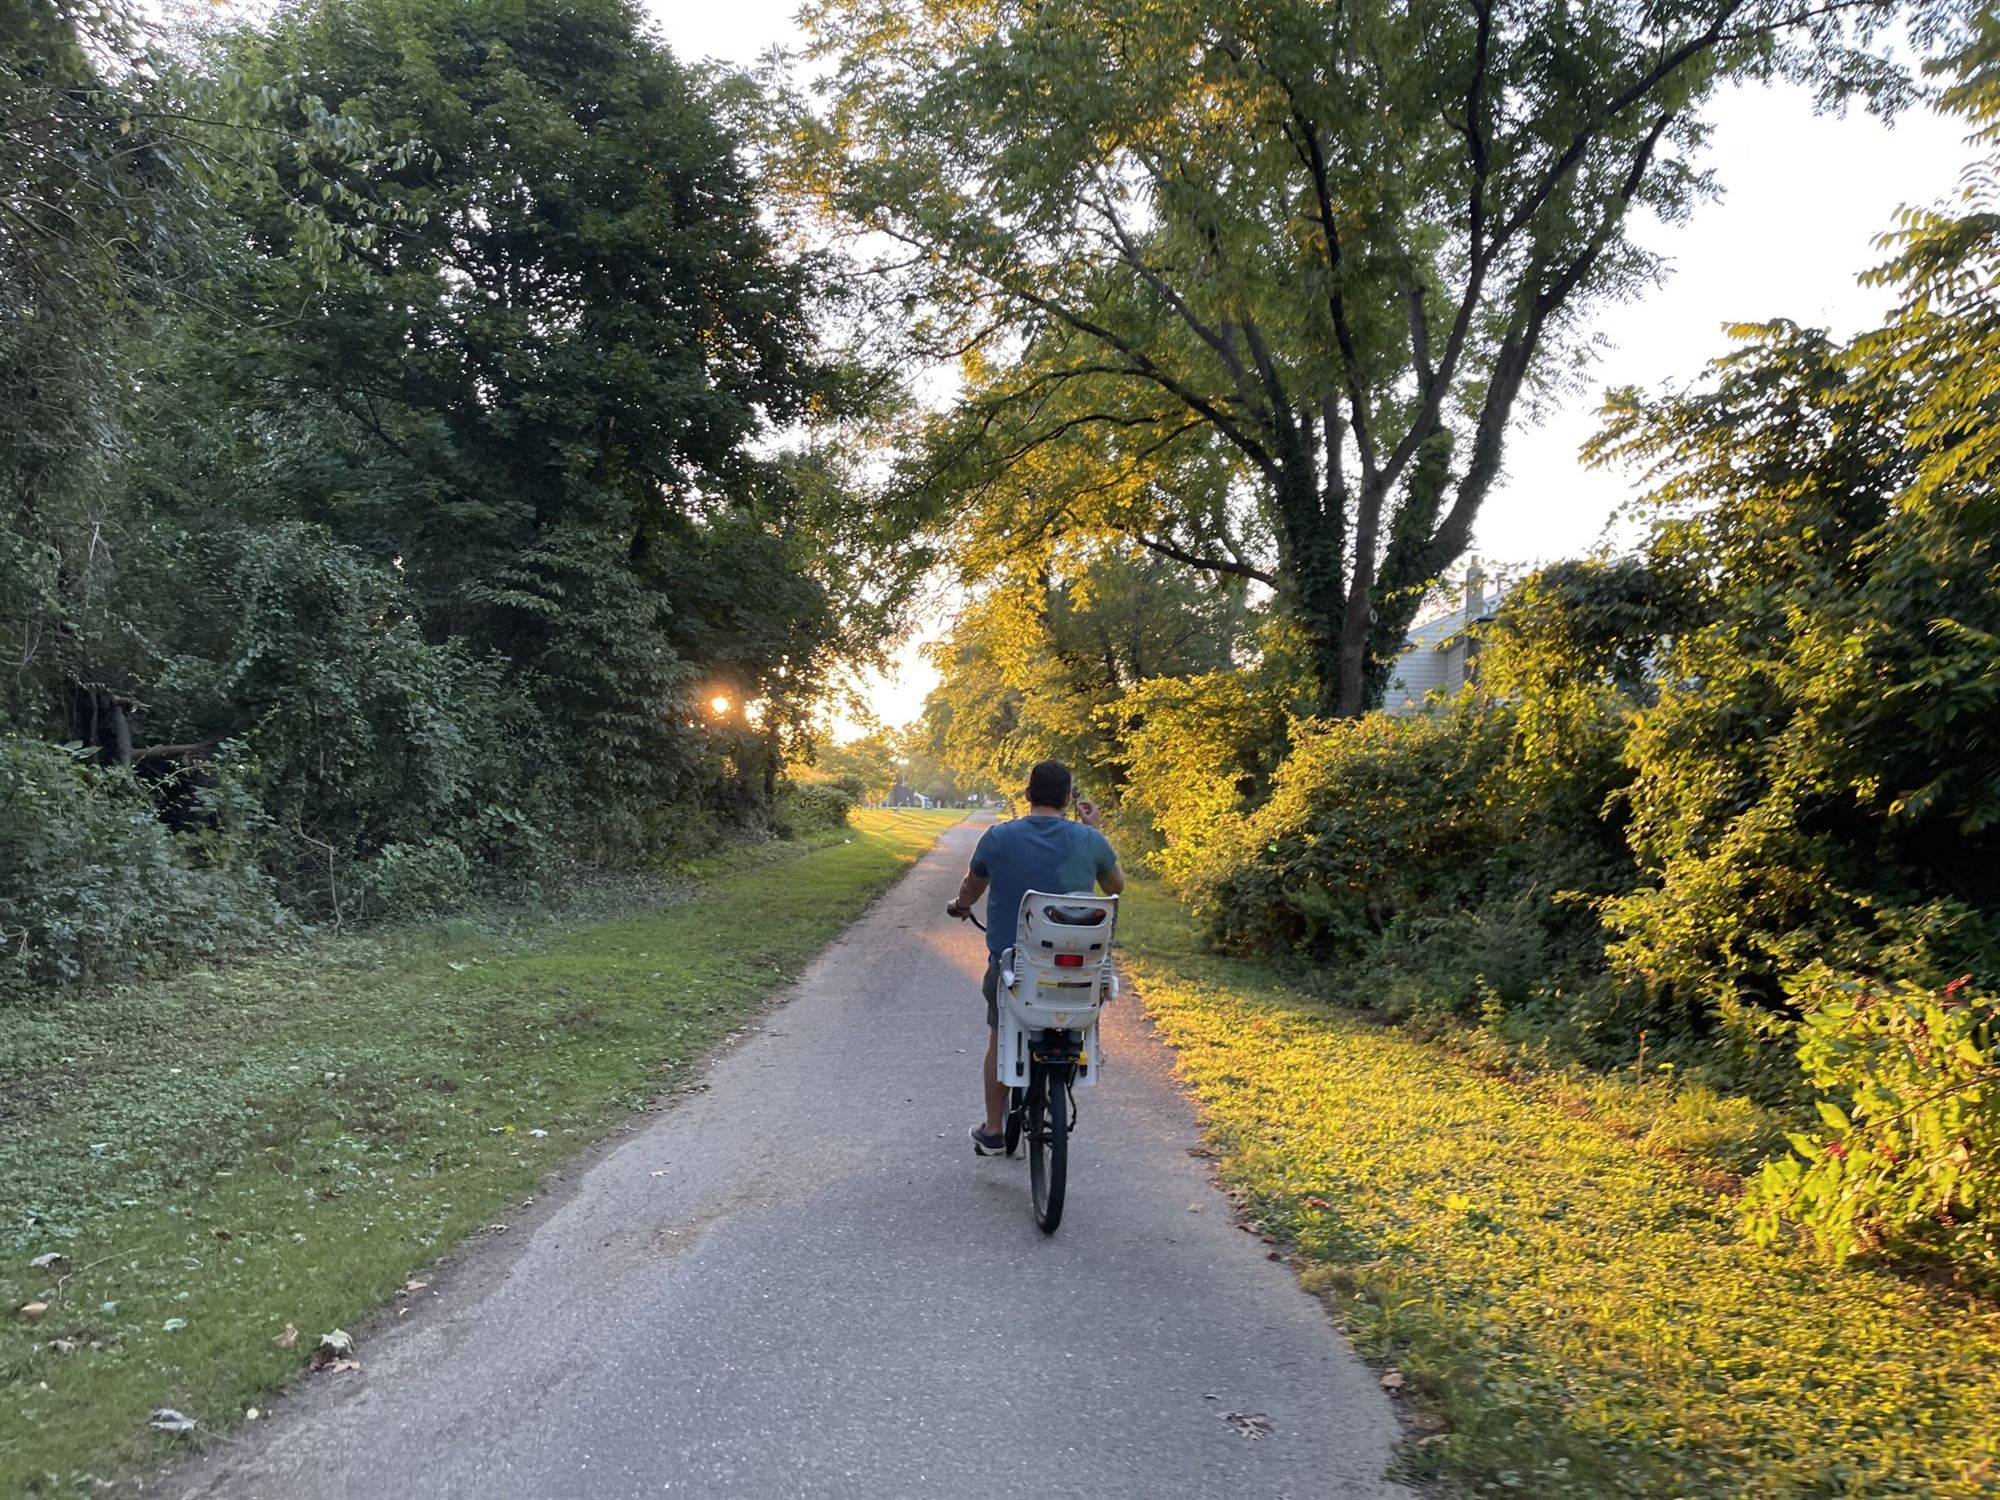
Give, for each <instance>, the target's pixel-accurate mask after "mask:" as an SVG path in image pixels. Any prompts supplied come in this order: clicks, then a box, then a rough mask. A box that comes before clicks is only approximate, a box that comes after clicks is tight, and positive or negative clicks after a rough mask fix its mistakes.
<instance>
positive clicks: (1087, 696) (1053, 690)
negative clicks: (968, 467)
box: [924, 542, 1253, 799]
mask: <svg viewBox="0 0 2000 1500" xmlns="http://www.w3.org/2000/svg"><path fill="white" fill-rule="evenodd" d="M1242 595H1243V590H1242V587H1241V584H1240V581H1239V580H1235V579H1222V580H1217V579H1215V578H1213V577H1210V576H1207V575H1203V574H1199V573H1191V572H1189V571H1187V570H1185V569H1181V568H1177V567H1176V566H1174V565H1173V564H1172V563H1170V562H1168V561H1167V560H1165V559H1163V558H1161V557H1159V556H1158V555H1156V554H1153V553H1149V552H1147V551H1146V550H1145V549H1143V548H1140V547H1137V546H1134V545H1132V544H1131V543H1129V542H1123V543H1119V544H1116V545H1113V546H1101V547H1090V548H1084V547H1079V546H1075V545H1068V546H1063V547H1057V548H1052V549H1049V550H1047V551H1045V552H1044V553H1043V554H1042V555H1041V556H1039V557H1022V556H1018V555H1017V557H1016V558H1015V559H1014V566H1013V567H1012V568H1010V569H1007V570H1005V571H1003V572H1002V573H1001V574H1000V575H999V576H998V577H996V578H991V579H989V580H988V581H987V583H986V586H985V587H984V588H983V590H982V591H981V592H980V593H979V594H978V595H977V596H975V597H974V599H973V600H972V602H971V603H970V604H969V605H968V606H967V608H966V609H965V610H964V612H963V613H962V614H961V615H960V617H959V619H958V620H957V621H956V623H955V625H954V627H953V629H952V631H951V633H950V634H949V635H948V636H947V637H946V638H945V639H944V640H943V641H941V642H940V643H939V644H938V646H937V648H936V651H935V659H936V661H937V663H938V666H939V669H940V673H941V680H940V681H939V683H938V686H937V687H936V688H935V689H934V690H933V692H932V693H931V696H930V698H929V699H928V700H927V702H926V703H925V706H924V719H925V724H926V726H927V727H928V730H929V744H930V749H931V752H932V753H933V754H934V755H936V756H937V757H938V759H939V760H940V761H941V762H942V763H943V764H944V765H946V766H948V767H950V768H951V770H952V771H954V772H955V773H957V774H958V775H959V776H961V777H963V778H965V779H966V780H968V781H972V782H975V783H982V782H983V783H988V784H992V785H997V786H999V787H1002V788H1005V789H1009V790H1012V789H1017V788H1019V787H1020V786H1021V785H1022V784H1023V782H1024V781H1025V779H1026V777H1027V773H1028V768H1029V767H1030V766H1032V765H1033V764H1034V763H1035V762H1036V761H1038V760H1043V759H1046V758H1054V759H1058V760H1062V761H1065V762H1067V763H1068V764H1069V765H1070V766H1072V767H1074V768H1075V770H1076V772H1077V775H1078V778H1079V783H1080V784H1081V785H1082V786H1084V787H1085V789H1086V791H1087V792H1088V794H1089V795H1092V796H1095V797H1098V798H1100V799H1103V798H1105V797H1106V796H1109V795H1115V794H1116V792H1117V791H1118V789H1119V788H1120V787H1122V786H1123V785H1124V784H1125V782H1126V779H1127V775H1128V769H1129V767H1128V757H1127V750H1126V745H1125V740H1126V736H1127V734H1128V733H1129V731H1130V729H1131V727H1132V724H1131V715H1130V713H1129V711H1128V709H1127V706H1126V698H1127V695H1128V694H1129V693H1131V692H1132V691H1133V690H1134V689H1136V688H1138V687H1139V686H1140V685H1141V684H1143V683H1146V682H1149V681H1152V680H1155V679H1161V678H1182V677H1191V676H1194V675H1196V674H1199V673H1204V672H1217V671H1223V670H1226V669H1228V668H1229V667H1231V666H1232V665H1234V664H1235V663H1236V660H1237V655H1238V651H1239V649H1243V650H1246V651H1247V650H1248V649H1249V647H1250V646H1251V645H1252V644H1253V642H1252V640H1251V637H1250V633H1249V626H1250V624H1251V623H1253V617H1251V616H1250V615H1249V613H1248V611H1247V610H1246V608H1245V605H1244V601H1243V597H1242Z"/></svg>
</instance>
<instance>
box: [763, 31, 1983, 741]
mask: <svg viewBox="0 0 2000 1500" xmlns="http://www.w3.org/2000/svg"><path fill="white" fill-rule="evenodd" d="M1954 3H1956V0H1945V3H1944V4H1943V5H1939V6H1935V7H1932V8H1931V9H1928V10H1924V11H1920V12H1917V13H1915V29H1916V31H1917V32H1918V33H1919V35H1920V36H1923V37H1929V36H1931V35H1932V34H1934V33H1936V32H1937V31H1939V30H1941V29H1943V28H1945V27H1946V26H1947V24H1948V23H1949V22H1950V20H1951V14H1950V11H1949V9H1948V7H1949V6H1950V5H1952V4H1954ZM1900 10H1901V8H1900V7H1898V6H1897V5H1896V4H1895V3H1894V0H1836V3H1835V4H1831V5H1825V6H1814V5H1801V4H1798V3H1797V0H1668V3H1655V0H1647V3H1638V0H1575V3H1572V4H1568V5H1565V6H1560V7H1550V6H1548V5H1546V4H1542V3H1523V0H1464V3H1461V4H1451V5H1433V4H1429V3H1419V4H1408V5H1405V4H1398V3H1379V0H1363V3H1358V4H1356V3H1343V4H1338V5H1330V4H1323V3H1318V0H1219V3H1218V0H1201V3H1196V0H1039V3H1024V0H822V3H821V4H820V5H819V6H818V7H817V9H816V10H814V11H813V12H812V13H811V16H812V21H813V24H814V26H815V28H816V31H817V36H818V39H819V46H820V49H821V51H822V52H823V53H825V54H827V55H830V56H833V57H835V58H837V61H838V70H837V72H836V74H835V91H834V96H833V101H832V106H831V109H830V110H829V111H828V112H827V114H826V116H825V120H824V123H823V125H822V126H821V127H819V128H820V135H819V146H820V149H819V151H818V153H817V155H816V158H815V161H814V163H813V171H814V172H815V173H816V174H817V179H816V181H815V182H814V183H813V184H812V185H813V186H814V187H815V188H816V189H817V190H818V191H820V192H821V194H822V195H823V201H824V202H825V204H826V206H827V207H828V208H829V209H830V210H831V211H832V212H833V213H834V214H836V215H837V216H838V217H840V218H841V219H843V220H845V221H846V222H848V223H850V224H852V225H854V226H856V227H857V228H858V229H859V230H861V231H865V233H866V234H867V235H868V236H870V237H871V238H869V239H868V240H867V241H866V243H870V244H875V245H883V246H888V247H889V248H888V249H887V250H886V251H884V252H883V253H882V254H881V255H880V256H879V257H878V258H877V260H876V262H875V268H876V269H877V270H878V271H879V272H880V274H881V275H882V276H883V277H885V278H887V279H888V280H889V281H890V282H891V283H892V284H893V285H894V287H895V288H896V298H895V299H891V300H890V301H888V302H887V303H886V304H885V305H886V306H888V307H890V308H893V307H895V306H896V305H897V300H898V299H899V300H900V302H901V305H902V306H904V307H906V308H907V309H908V310H910V311H911V312H912V313H917V314H920V316H918V318H917V323H918V332H919V335H920V336H921V337H922V338H923V339H924V340H925V341H926V346H927V347H928V348H929V350H930V351H931V352H933V353H947V352H949V353H957V354H960V355H961V356H963V357H964V358H965V360H966V370H967V375H968V392H967V396H966V398H965V406H964V409H963V411H962V413H961V418H962V420H960V421H959V422H957V423H955V424H954V425H953V428H952V430H951V431H950V432H948V433H947V434H945V438H946V441H945V442H944V443H943V444H942V445H941V446H942V450H943V454H944V462H942V463H941V464H940V465H939V471H940V473H942V474H944V475H946V476H947V479H946V484H945V489H946V491H947V492H949V491H952V490H955V489H957V488H959V487H961V486H962V485H963V483H964V482H965V480H966V476H967V473H968V468H969V469H970V471H971V472H975V473H976V472H977V471H978V470H979V469H980V468H981V467H986V468H991V467H993V466H1004V465H1006V464H1008V463H1010V462H1013V461H1015V460H1017V459H1018V458H1019V456H1020V455H1022V454H1023V453H1026V452H1028V451H1031V450H1033V449H1034V448H1035V447H1037V446H1040V445H1044V444H1048V443H1053V442H1060V441H1065V440H1067V439H1069V438H1070V437H1071V436H1072V435H1074V434H1077V433H1081V432H1088V431H1098V432H1109V433H1111V434H1114V435H1115V438H1116V441H1117V444H1118V445H1119V446H1120V447H1121V448H1122V449H1123V450H1124V451H1125V452H1127V454H1128V455H1130V456H1131V457H1132V458H1133V459H1134V461H1135V462H1139V463H1156V462H1161V461H1177V460H1178V459H1179V458H1181V457H1182V456H1184V455H1185V454H1186V452H1187V450H1188V449H1189V448H1190V446H1192V445H1197V444H1205V443H1219V444H1221V445H1222V446H1223V448H1224V449H1226V451H1227V452H1228V453H1229V455H1230V456H1231V458H1232V461H1233V462H1234V463H1235V465H1236V466H1237V468H1238V470H1239V472H1240V475H1241V477H1242V480H1243V482H1244V484H1245V485H1246V486H1247V492H1248V493H1249V494H1250V495H1251V496H1252V497H1253V498H1254V500H1255V503H1256V505H1257V507H1258V508H1259V509H1260V510H1261V512H1262V514H1263V517H1264V519H1265V521H1266V523H1267V524H1268V528H1269V531H1270V533H1271V535H1272V537H1273V542H1274V545H1273V548H1272V550H1271V553H1270V555H1268V556H1266V557H1262V558H1258V557H1253V556H1247V555H1246V553H1247V550H1248V549H1244V548H1240V547H1239V548H1237V549H1236V550H1234V551H1232V550H1230V549H1229V548H1228V547H1227V546H1226V545H1224V543H1225V541H1226V539H1227V538H1226V532H1225V531H1224V530H1223V529H1221V528H1219V527H1218V526H1217V524H1216V517H1217V514H1218V513H1217V511H1216V508H1215V507H1214V506H1212V505H1203V506H1201V507H1199V508H1197V509H1196V510H1195V511H1194V513H1192V514H1190V513H1189V512H1188V511H1185V510H1183V509H1182V508H1180V507H1179V506H1178V505H1177V504H1176V503H1175V498H1174V490H1173V487H1172V486H1165V485H1162V486H1153V487H1151V489H1150V490H1148V491H1143V492H1141V494H1140V496H1139V498H1140V499H1141V500H1143V501H1145V502H1147V503H1146V504H1144V505H1135V506H1128V507H1127V508H1126V509H1125V510H1124V511H1123V512H1122V514H1121V520H1122V522H1123V524H1124V525H1125V526H1126V527H1127V529H1128V530H1129V531H1130V533H1131V534H1132V535H1133V536H1135V537H1136V538H1138V539H1140V540H1141V541H1142V542H1143V543H1144V544H1145V545H1147V546H1148V547H1151V548H1152V549H1154V550H1155V551H1157V552H1159V553H1161V554H1162V555H1164V556H1167V557H1170V558H1174V559H1176V560H1178V561H1180V562H1182V563H1186V564H1189V565H1192V566H1195V567H1201V568H1207V569H1210V570H1214V571H1220V572H1225V573H1234V574H1239V575H1244V576H1249V577H1253V578H1260V579H1263V580H1264V581H1266V582H1269V583H1271V584H1273V585H1274V586H1275V587H1276V588H1277V589H1278V591H1279V593H1280V595H1281V597H1282V598H1283V600H1284V602H1285V604H1286V606H1287V607H1288V609H1289V610H1290V611H1291V612H1292V614H1293V616H1294V618H1295V620H1296V622H1297V623H1298V625H1299V627H1300V628H1301V630H1302V631H1303V633H1304V635H1305V637H1306V638H1307V640H1308V642H1309V643H1310V647H1311V652H1312V658H1313V663H1314V668H1315V671H1316V674H1317V677H1318V679H1319V683H1320V699H1321V701H1320V708H1321V709H1322V711H1325V712H1330V713H1336V714H1343V715H1348V714H1354V713H1357V712H1359V711H1361V710H1362V709H1363V708H1364V707H1365V706H1367V705H1368V704H1369V703H1370V702H1372V701H1374V700H1375V699H1376V698H1377V697H1378V696H1379V693H1380V689H1381V685H1382V682H1383V680H1384V675H1385V672H1386V669H1387V665H1388V663H1389V661H1390V660H1391V658H1392V656H1393V653H1394V651H1395V649H1396V647H1397V645H1398V644H1399V643H1400V641H1401V639H1402V637H1403V634H1404V631H1405V629H1406V628H1407V626H1408V624H1409V621H1410V619H1411V618H1412V616H1413V614H1414V612H1415V611H1416V609H1417V608H1418V605H1419V603H1420V601H1421V598H1422V595H1423V593H1424V591H1425V588H1426V586H1427V585H1428V583H1429V582H1430V581H1431V580H1433V579H1435V578H1436V577H1438V576H1439V575H1440V574H1441V573H1442V572H1443V571H1444V569H1445V568H1446V567H1447V566H1448V565H1449V564H1450V563H1451V562H1452V561H1453V560H1454V559H1455V558H1456V557H1458V556H1459V555H1460V554H1461V553H1462V552H1463V550H1464V549H1465V547H1466V545H1467V543H1468V541H1469V538H1470V535H1471V529H1472V524H1473V520H1474V518H1475V516H1476V515H1477V514H1478V511H1479V508H1480V505H1481V503H1482V502H1483V501H1484V500H1485V498H1486V496H1487V494H1488V493H1489V492H1490V490H1491V488H1492V486H1493V484H1494V482H1495V480H1496V478H1497V477H1498V475H1499V473H1500V467H1501V459H1502V454H1503V449H1504V439H1505V436H1506V433H1507V430H1508V426H1509V423H1510V422H1511V421H1512V420H1513V419H1514V418H1515V416H1516V414H1517V412H1518V411H1519V410H1520V407H1521V403H1522V401H1523V400H1524V398H1527V397H1529V396H1530V395H1531V394H1532V392H1533V391H1534V389H1535V388H1536V386H1537V384H1538V383H1542V384H1546V383H1548V382H1551V381H1554V380H1558V379H1560V378H1562V375H1563V372H1565V371H1573V370H1574V364H1573V363H1569V362H1566V358H1565V356H1566V355H1574V354H1575V352H1576V351H1577V349H1578V348H1579V346H1580V343H1581V337H1582V331H1583V330H1582V316H1583V314H1584V313H1585V312H1586V311H1587V309H1588V308H1589V307H1590V306H1591V305H1592V304H1593V303H1594V302H1596V301H1598V300H1600V299H1603V298H1607V297H1619V296H1629V295H1632V294H1633V293H1635V292H1636V291H1637V290H1638V289H1639V288H1640V287H1642V286H1643V285H1645V284H1646V283H1647V282H1648V281H1650V280H1651V279H1653V278H1654V277H1655V276H1656V275H1657V273H1658V270H1659V267H1658V264H1657V262H1656V260H1655V258H1654V257H1652V256H1650V255H1648V254H1647V253H1645V252H1643V251H1642V250H1640V249H1639V248H1638V247H1637V246H1636V245H1635V244H1634V243H1633V241H1632V239H1631V237H1630V235H1629V233H1628V222H1629V220H1630V218H1631V216H1632V214H1633V212H1634V211H1635V210H1639V209H1644V210H1648V211H1651V212H1653V213H1655V214H1658V215H1660V216H1662V217H1665V218H1669V219H1672V218H1675V217H1677V216H1679V215H1681V214H1683V213H1685V212H1686V210H1687V209H1688V207H1689V206H1690V204H1692V203H1693V202H1694V201H1695V200H1696V199H1697V198H1698V197H1699V196H1700V195H1701V194H1702V192H1703V191H1704V190H1705V188H1706V186H1707V180H1706V178H1705V176H1704V174H1703V172H1702V171H1701V169H1700V168H1699V166H1698V165H1697V160H1696V157H1697V151H1698V148H1699V146H1700V144H1701V141H1702V138H1703V135H1704V126H1703V123H1702V110H1703V108H1704V106H1705V105H1706V104H1707V102H1708V101H1709V100H1710V99H1711V98H1712V97H1713V96H1714V94H1715V92H1716V91H1717V89H1718V88H1720V87H1722V86H1723V85H1724V84H1726V83H1729V82H1732V81H1738V80H1768V79H1774V78H1781V77H1782V78H1787V79H1792V80H1797V81H1800V82H1804V83H1806V84H1808V85H1810V86H1811V87H1812V88H1813V89H1814V90H1815V91H1816V94H1817V97H1818V98H1819V99H1820V101H1821V102H1822V103H1823V104H1827V105H1836V104H1839V103H1841V102H1843V101H1845V100H1847V99H1848V98H1850V97H1853V96H1861V97H1865V98H1866V99H1868V100H1869V101H1870V102H1871V103H1873V104H1876V105H1878V106H1882V107H1891V106H1894V105H1897V104H1900V103H1901V102H1903V101H1905V100H1907V99H1908V98H1910V97H1911V95H1912V86H1911V84H1910V82H1909V81H1908V79H1907V78H1906V77H1905V76H1904V75H1903V74H1902V73H1901V72H1900V70H1898V69H1896V68H1894V67H1891V66H1890V65H1888V64H1887V63H1886V62H1884V61H1883V60H1882V59H1880V58H1879V57H1877V56H1875V55H1873V54H1872V53H1870V52H1869V51H1868V50H1867V49H1866V45H1865V44H1866V43H1867V42H1868V41H1869V40H1870V38H1871V37H1872V36H1873V35H1874V34H1875V33H1876V31H1877V30H1878V29H1879V28H1880V27H1882V26H1883V25H1885V24H1886V23H1887V22H1888V21H1890V20H1891V19H1892V18H1893V17H1895V16H1896V15H1897V14H1898V13H1899V11H1900ZM800 128H810V127H807V126H804V125H801V127H800Z"/></svg>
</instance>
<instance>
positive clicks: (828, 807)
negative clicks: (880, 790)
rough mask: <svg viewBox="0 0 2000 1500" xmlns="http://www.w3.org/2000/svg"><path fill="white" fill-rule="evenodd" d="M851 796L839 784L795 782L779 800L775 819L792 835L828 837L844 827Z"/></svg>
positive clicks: (841, 784) (839, 782)
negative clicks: (786, 827)
mask: <svg viewBox="0 0 2000 1500" xmlns="http://www.w3.org/2000/svg"><path fill="white" fill-rule="evenodd" d="M853 806H854V796H853V795H852V793H851V792H850V791H849V789H848V787H847V785H846V784H845V783H844V782H843V781H795V782H793V783H791V784H790V785H788V786H787V787H786V788H785V790H784V793H783V795H782V796H781V797H780V798H779V804H778V810H779V816H780V818H781V819H782V820H783V822H784V823H785V824H787V825H788V826H789V827H790V828H791V830H792V831H793V833H794V834H802V833H803V834H811V833H831V832H832V831H834V830H835V829H838V828H845V827H847V814H848V811H849V809H850V808H852V807H853Z"/></svg>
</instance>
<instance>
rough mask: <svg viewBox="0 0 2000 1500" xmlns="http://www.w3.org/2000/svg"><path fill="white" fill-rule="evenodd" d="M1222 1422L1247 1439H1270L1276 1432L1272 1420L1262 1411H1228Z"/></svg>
mask: <svg viewBox="0 0 2000 1500" xmlns="http://www.w3.org/2000/svg"><path fill="white" fill-rule="evenodd" d="M1222 1420H1223V1421H1225V1422H1227V1423H1228V1424H1229V1425H1230V1426H1231V1427H1233V1428H1235V1429H1236V1431H1237V1432H1239V1433H1241V1434H1242V1435H1243V1436H1244V1437H1247V1438H1262V1437H1269V1436H1270V1435H1271V1433H1272V1432H1273V1431H1274V1430H1275V1429H1273V1428H1272V1426H1271V1419H1270V1418H1269V1417H1267V1416H1265V1415H1264V1414H1263V1413H1262V1412H1261V1411H1226V1412H1224V1413H1223V1414H1222Z"/></svg>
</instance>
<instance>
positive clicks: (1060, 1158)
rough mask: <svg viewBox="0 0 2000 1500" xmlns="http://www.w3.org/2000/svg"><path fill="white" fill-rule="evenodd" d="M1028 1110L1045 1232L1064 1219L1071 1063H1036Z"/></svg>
mask: <svg viewBox="0 0 2000 1500" xmlns="http://www.w3.org/2000/svg"><path fill="white" fill-rule="evenodd" d="M1025 1113H1026V1115H1027V1136H1028V1181H1029V1185H1030V1187H1031V1189H1032V1191H1033V1193H1034V1203H1035V1223H1036V1225H1037V1226H1039V1227H1040V1229H1041V1231H1042V1233H1043V1234H1054V1233H1055V1232H1056V1226H1057V1225H1058V1224H1060V1223H1062V1214H1063V1193H1064V1190H1065V1189H1066V1188H1067V1187H1068V1178H1069V1065H1068V1064H1066V1063H1065V1064H1058V1065H1055V1066H1044V1065H1043V1064H1041V1063H1036V1064H1034V1075H1033V1077H1031V1078H1030V1079H1029V1080H1028V1102H1027V1105H1026V1106H1025Z"/></svg>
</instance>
